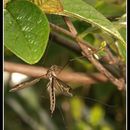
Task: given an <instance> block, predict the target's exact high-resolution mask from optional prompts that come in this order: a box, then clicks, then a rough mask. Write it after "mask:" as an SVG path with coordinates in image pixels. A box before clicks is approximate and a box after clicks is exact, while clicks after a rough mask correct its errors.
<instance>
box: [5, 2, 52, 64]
mask: <svg viewBox="0 0 130 130" xmlns="http://www.w3.org/2000/svg"><path fill="white" fill-rule="evenodd" d="M49 31H50V29H49V23H48V20H47V18H46V16H45V14H44V13H43V12H42V11H41V10H40V9H39V8H38V7H36V6H35V5H34V4H32V3H31V2H28V1H22V0H21V1H13V2H10V3H8V5H7V7H6V10H5V12H4V44H5V46H6V47H7V48H8V49H9V50H10V51H12V52H13V53H14V54H15V55H17V56H18V57H19V58H21V59H22V60H24V61H25V62H27V63H29V64H34V63H36V62H38V61H39V60H40V58H41V57H42V56H43V54H44V52H45V49H46V46H47V42H48V37H49Z"/></svg>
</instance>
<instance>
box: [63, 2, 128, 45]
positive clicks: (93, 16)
mask: <svg viewBox="0 0 130 130" xmlns="http://www.w3.org/2000/svg"><path fill="white" fill-rule="evenodd" d="M61 2H62V5H63V8H64V11H63V15H66V16H69V17H75V18H77V19H80V20H83V21H86V22H88V23H91V24H93V25H95V26H98V27H99V28H101V29H102V30H104V31H106V32H108V33H109V34H112V35H113V36H114V37H116V38H117V39H118V40H120V41H122V44H123V46H126V45H125V41H124V39H123V38H122V37H121V35H120V33H119V32H118V31H117V30H116V28H115V27H114V26H113V24H112V23H111V22H110V21H109V20H108V19H106V18H105V17H104V16H103V15H102V14H101V13H99V12H98V11H97V10H96V9H95V8H93V7H92V6H90V5H89V4H87V3H85V2H83V1H82V0H75V1H71V0H63V1H61Z"/></svg>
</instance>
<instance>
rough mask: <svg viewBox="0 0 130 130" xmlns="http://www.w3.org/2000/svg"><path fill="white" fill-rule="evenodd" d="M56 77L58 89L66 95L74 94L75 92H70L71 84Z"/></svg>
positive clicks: (56, 87)
mask: <svg viewBox="0 0 130 130" xmlns="http://www.w3.org/2000/svg"><path fill="white" fill-rule="evenodd" d="M54 78H55V82H56V83H55V89H57V90H58V91H60V92H61V93H62V94H64V95H67V96H73V94H72V93H71V92H70V90H71V87H70V86H69V85H67V84H66V83H64V82H63V81H61V80H60V79H58V78H57V77H54Z"/></svg>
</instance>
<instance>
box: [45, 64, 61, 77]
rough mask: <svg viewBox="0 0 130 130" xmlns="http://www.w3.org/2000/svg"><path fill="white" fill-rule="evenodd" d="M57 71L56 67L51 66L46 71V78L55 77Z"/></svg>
mask: <svg viewBox="0 0 130 130" xmlns="http://www.w3.org/2000/svg"><path fill="white" fill-rule="evenodd" d="M58 70H59V68H58V66H57V65H52V66H51V67H50V68H49V69H48V71H47V74H46V76H47V77H48V78H51V77H52V76H56V75H57V74H56V73H57V71H58Z"/></svg>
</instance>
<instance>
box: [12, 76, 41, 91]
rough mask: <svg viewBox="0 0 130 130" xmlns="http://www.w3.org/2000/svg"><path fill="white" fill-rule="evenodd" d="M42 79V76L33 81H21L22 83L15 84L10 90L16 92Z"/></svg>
mask: <svg viewBox="0 0 130 130" xmlns="http://www.w3.org/2000/svg"><path fill="white" fill-rule="evenodd" d="M40 79H41V77H40V78H37V79H34V80H32V81H26V82H23V83H20V84H18V85H16V86H14V87H13V88H12V89H10V92H15V91H17V90H21V89H23V88H28V87H31V86H32V85H34V84H36V83H37V82H38V81H39V80H40Z"/></svg>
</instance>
